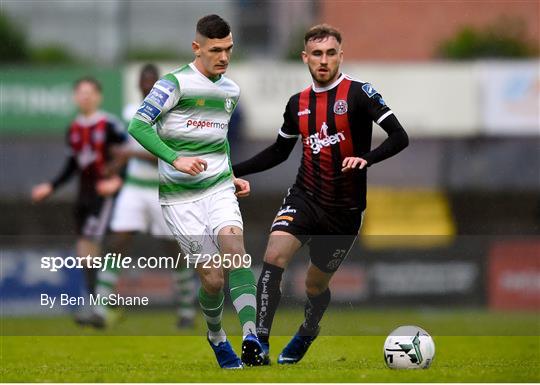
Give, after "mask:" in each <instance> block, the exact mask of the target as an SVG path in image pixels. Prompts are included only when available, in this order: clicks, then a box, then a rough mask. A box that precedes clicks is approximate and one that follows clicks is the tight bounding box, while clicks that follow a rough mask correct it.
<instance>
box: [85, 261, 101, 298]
mask: <svg viewBox="0 0 540 385" xmlns="http://www.w3.org/2000/svg"><path fill="white" fill-rule="evenodd" d="M97 272H98V270H97V269H92V268H88V267H87V268H86V269H84V275H85V277H84V278H85V279H86V289H87V290H88V294H96V283H97Z"/></svg>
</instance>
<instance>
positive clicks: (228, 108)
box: [225, 98, 234, 114]
mask: <svg viewBox="0 0 540 385" xmlns="http://www.w3.org/2000/svg"><path fill="white" fill-rule="evenodd" d="M233 108H234V103H233V101H232V99H231V98H226V99H225V111H227V112H228V113H229V114H230V113H231V111H232V110H233Z"/></svg>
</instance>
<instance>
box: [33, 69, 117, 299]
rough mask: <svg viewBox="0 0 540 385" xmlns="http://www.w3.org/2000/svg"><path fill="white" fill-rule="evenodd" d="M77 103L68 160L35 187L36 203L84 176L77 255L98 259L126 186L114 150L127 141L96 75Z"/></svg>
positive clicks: (83, 83) (79, 87) (90, 283)
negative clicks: (104, 107) (105, 105)
mask: <svg viewBox="0 0 540 385" xmlns="http://www.w3.org/2000/svg"><path fill="white" fill-rule="evenodd" d="M73 91H74V93H73V99H74V101H75V104H76V105H77V108H78V115H77V117H76V118H75V120H74V121H73V122H72V123H71V124H70V126H69V128H68V130H67V135H66V142H67V153H68V155H67V157H66V161H65V165H64V167H63V169H62V171H61V172H60V173H59V174H58V176H57V177H56V178H55V179H53V180H52V181H50V182H46V183H41V184H39V185H37V186H35V187H34V188H33V189H32V200H33V201H34V202H40V201H42V200H44V199H46V198H47V197H49V196H50V195H51V194H53V192H54V191H55V190H56V189H57V188H59V187H60V186H62V185H63V184H64V183H66V182H67V181H68V180H70V179H71V178H72V177H73V176H74V175H75V174H79V190H78V197H77V203H76V206H75V222H76V225H77V235H78V237H79V238H78V240H77V255H78V256H81V257H86V256H87V255H91V256H92V257H94V256H97V255H98V254H99V253H100V251H101V241H102V238H103V236H104V235H105V232H106V230H107V228H108V224H109V219H110V215H111V212H112V208H113V196H114V194H115V193H116V192H117V190H118V189H119V188H120V187H121V185H122V179H121V178H120V177H119V176H118V175H114V174H112V175H111V173H110V170H111V169H112V167H110V166H111V164H112V162H113V159H112V152H111V150H112V146H114V145H120V144H122V143H124V142H125V140H126V139H127V134H126V132H125V129H124V126H123V125H122V123H121V121H120V120H118V119H117V118H115V117H113V116H112V115H110V114H107V113H105V112H103V111H100V110H99V107H100V104H101V100H102V94H101V84H100V83H99V82H98V81H97V80H96V79H94V78H92V77H84V78H81V79H79V80H77V81H76V82H75V84H74V89H73ZM85 273H86V283H87V288H88V291H89V293H93V291H94V286H95V276H96V270H95V269H85Z"/></svg>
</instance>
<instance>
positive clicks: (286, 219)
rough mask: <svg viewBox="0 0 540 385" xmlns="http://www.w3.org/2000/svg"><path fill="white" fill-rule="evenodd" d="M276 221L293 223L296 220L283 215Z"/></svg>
mask: <svg viewBox="0 0 540 385" xmlns="http://www.w3.org/2000/svg"><path fill="white" fill-rule="evenodd" d="M274 221H289V222H292V221H294V218H293V217H291V216H289V215H281V216H279V217H277V218H276V219H274Z"/></svg>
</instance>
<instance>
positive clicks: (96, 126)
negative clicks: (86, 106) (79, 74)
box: [52, 111, 127, 199]
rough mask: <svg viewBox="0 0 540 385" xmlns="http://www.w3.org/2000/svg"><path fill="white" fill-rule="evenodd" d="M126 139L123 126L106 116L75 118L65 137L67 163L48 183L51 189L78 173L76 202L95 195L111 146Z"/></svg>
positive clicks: (108, 115) (102, 113) (116, 120)
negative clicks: (51, 184) (50, 184)
mask: <svg viewBox="0 0 540 385" xmlns="http://www.w3.org/2000/svg"><path fill="white" fill-rule="evenodd" d="M126 139H127V135H126V132H125V129H124V126H123V124H122V123H121V121H120V120H118V119H117V118H116V117H114V116H112V115H110V114H107V113H105V112H101V111H98V112H96V113H95V114H93V115H91V116H89V117H85V116H82V115H79V116H77V118H76V119H75V120H74V121H73V122H72V123H71V124H70V126H69V128H68V130H67V134H66V142H67V147H68V151H67V152H68V160H67V164H66V166H65V167H64V170H63V172H62V173H61V175H59V176H58V177H57V178H56V179H55V180H54V181H53V182H52V183H53V186H55V187H58V186H59V185H61V184H63V183H64V182H66V181H67V180H68V179H69V178H70V177H71V176H72V175H73V174H74V173H75V172H78V173H80V181H79V182H80V183H79V199H86V198H91V197H93V196H95V194H96V192H95V185H96V182H97V181H98V180H99V179H101V178H103V176H104V171H105V167H106V165H107V163H108V162H109V161H110V147H111V145H113V144H120V143H123V142H125V140H126Z"/></svg>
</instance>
